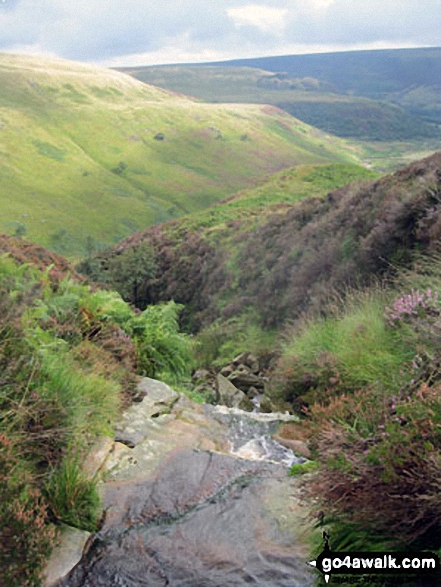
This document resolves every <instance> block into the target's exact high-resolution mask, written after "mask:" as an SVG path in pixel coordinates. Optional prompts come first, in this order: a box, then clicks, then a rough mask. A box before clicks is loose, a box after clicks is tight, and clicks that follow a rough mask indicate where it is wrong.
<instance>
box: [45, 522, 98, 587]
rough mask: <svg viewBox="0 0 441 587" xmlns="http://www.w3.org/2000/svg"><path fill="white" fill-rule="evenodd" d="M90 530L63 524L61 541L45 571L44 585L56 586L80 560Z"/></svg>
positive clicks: (89, 535) (47, 586)
mask: <svg viewBox="0 0 441 587" xmlns="http://www.w3.org/2000/svg"><path fill="white" fill-rule="evenodd" d="M90 537H91V533H90V532H86V531H85V530H78V528H72V527H71V526H66V525H64V524H63V525H62V526H61V530H60V535H59V542H58V544H57V546H55V548H54V549H53V551H52V553H51V556H50V557H49V561H48V563H47V565H46V568H45V571H44V579H43V587H56V585H59V582H60V581H61V580H62V579H63V578H64V577H66V575H67V574H68V573H70V571H71V570H72V569H73V568H74V567H75V566H76V565H77V564H78V563H79V562H80V560H81V557H82V556H83V552H84V550H85V548H86V545H87V543H88V540H89V538H90Z"/></svg>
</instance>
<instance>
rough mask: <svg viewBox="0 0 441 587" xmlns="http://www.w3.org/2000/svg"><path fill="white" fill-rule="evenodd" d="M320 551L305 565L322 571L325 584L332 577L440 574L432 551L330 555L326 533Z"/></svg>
mask: <svg viewBox="0 0 441 587" xmlns="http://www.w3.org/2000/svg"><path fill="white" fill-rule="evenodd" d="M323 539H324V542H325V545H324V549H323V552H322V553H321V554H320V556H318V557H317V559H316V560H315V561H310V562H309V563H308V564H309V565H311V566H313V567H315V568H316V569H317V570H318V571H320V572H322V573H323V575H324V577H325V581H326V583H329V581H330V579H331V577H334V576H339V575H346V576H351V575H352V576H359V577H361V576H366V575H382V576H386V575H389V576H391V575H395V576H398V575H401V577H403V576H406V577H410V576H411V575H414V576H416V575H419V576H421V575H432V576H433V575H436V574H437V573H439V571H440V563H439V558H438V556H437V555H436V554H433V553H432V552H419V553H415V552H412V553H403V552H332V551H331V548H330V546H329V534H328V533H327V532H323Z"/></svg>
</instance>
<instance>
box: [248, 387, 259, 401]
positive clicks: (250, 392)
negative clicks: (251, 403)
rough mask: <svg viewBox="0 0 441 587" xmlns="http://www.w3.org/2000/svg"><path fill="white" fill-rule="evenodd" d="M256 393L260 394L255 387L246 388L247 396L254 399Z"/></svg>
mask: <svg viewBox="0 0 441 587" xmlns="http://www.w3.org/2000/svg"><path fill="white" fill-rule="evenodd" d="M258 395H260V393H259V391H258V389H256V388H255V387H249V388H248V390H247V396H248V397H249V398H250V399H254V398H255V397H257V396H258Z"/></svg>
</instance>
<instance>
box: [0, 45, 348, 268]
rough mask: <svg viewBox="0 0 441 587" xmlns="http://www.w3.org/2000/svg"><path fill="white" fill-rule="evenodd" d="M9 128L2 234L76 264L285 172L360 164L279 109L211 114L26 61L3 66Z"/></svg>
mask: <svg viewBox="0 0 441 587" xmlns="http://www.w3.org/2000/svg"><path fill="white" fill-rule="evenodd" d="M0 128H1V133H2V145H1V147H0V170H1V171H0V180H1V186H2V190H1V203H2V221H1V223H0V230H1V231H3V232H6V233H9V234H11V233H14V232H15V231H17V230H18V231H20V234H26V236H27V238H29V239H30V240H33V241H36V242H39V243H41V244H43V245H45V246H47V247H48V248H50V249H53V250H55V251H57V252H61V253H63V254H67V255H69V256H71V257H77V256H79V255H81V254H83V253H84V252H85V251H86V248H87V243H89V244H90V243H91V242H92V241H93V243H94V246H95V247H102V246H103V245H109V244H112V243H114V242H116V241H118V240H120V239H121V238H123V237H125V236H127V235H128V234H130V233H131V232H133V231H136V230H140V229H142V228H145V227H147V226H151V225H153V224H156V223H159V222H163V221H166V220H168V219H170V218H174V217H177V216H182V215H183V214H185V213H190V212H195V211H198V210H200V209H202V208H206V207H208V206H209V205H211V204H213V203H214V202H217V201H219V200H220V199H222V198H224V197H225V196H228V195H230V194H232V193H234V192H236V191H237V190H238V189H241V188H244V187H246V186H250V185H253V184H255V183H256V182H258V181H259V180H260V179H262V178H263V177H265V176H267V175H268V174H270V173H272V172H275V171H277V170H279V169H282V168H284V167H288V166H292V165H299V164H314V163H337V162H341V163H354V162H355V163H356V162H357V161H358V158H357V154H356V153H355V152H354V151H351V150H350V149H348V148H347V147H346V145H345V144H344V143H343V142H342V141H338V140H336V139H334V138H331V137H328V136H326V135H323V134H321V133H319V132H318V131H317V130H315V129H313V128H311V127H309V126H308V125H306V124H303V123H300V122H298V121H297V120H295V119H294V118H292V117H289V116H286V115H285V114H284V113H282V112H281V111H278V110H276V109H269V108H267V107H265V106H260V105H238V104H227V105H224V104H216V105H214V104H203V103H200V102H196V101H193V100H190V99H188V98H185V97H182V96H176V95H174V94H171V93H168V92H166V91H164V90H161V89H158V88H154V87H149V86H147V85H145V84H142V83H141V82H138V81H136V80H134V79H133V78H131V77H130V76H128V75H124V74H121V73H118V72H115V71H111V70H106V69H101V68H96V67H91V66H85V65H81V64H77V63H72V62H67V61H61V60H52V59H42V58H41V59H39V58H35V57H26V56H12V55H0ZM159 134H162V135H163V137H164V138H163V140H155V137H157V136H158V135H159ZM244 136H246V137H247V140H243V137H244Z"/></svg>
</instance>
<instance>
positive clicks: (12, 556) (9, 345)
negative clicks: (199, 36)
mask: <svg viewBox="0 0 441 587" xmlns="http://www.w3.org/2000/svg"><path fill="white" fill-rule="evenodd" d="M439 51H440V50H438V49H431V50H425V49H421V50H408V51H407V50H406V51H404V52H403V51H397V52H395V51H389V52H388V51H386V52H383V51H374V52H370V51H367V52H358V53H361V54H358V53H356V54H352V53H351V52H348V53H347V54H344V55H339V54H330V55H327V56H322V57H320V56H312V55H311V56H292V57H289V56H288V57H279V58H276V57H274V58H265V59H259V60H257V59H256V60H251V61H240V62H231V63H230V62H226V63H219V64H204V65H198V66H189V65H171V66H166V67H165V66H164V67H152V68H150V67H148V68H147V67H133V68H122V69H121V71H115V70H113V69H106V68H103V67H98V66H92V65H86V64H81V63H76V62H71V61H65V60H61V59H55V58H51V57H33V56H26V55H13V54H1V55H0V137H1V143H0V180H1V186H2V191H1V203H2V218H1V227H0V228H1V232H2V233H4V234H1V235H0V309H1V319H0V372H1V384H0V477H1V480H2V483H1V485H0V522H1V524H0V543H1V544H2V545H5V544H6V545H7V546H8V548H6V549H4V551H5V553H4V554H3V552H2V554H1V556H0V584H1V583H2V579H1V577H3V576H6V577H7V580H8V587H24V586H26V587H41V586H43V587H55V585H66V587H68V586H70V585H78V586H80V585H84V586H85V587H87V586H89V585H90V587H92V586H96V585H103V586H104V585H106V587H109V586H110V587H116V586H117V585H124V586H127V587H128V586H133V587H137V586H138V585H144V584H145V585H146V586H147V585H148V586H151V585H158V587H159V586H161V587H162V586H165V585H172V584H173V585H179V586H181V585H182V586H183V587H184V586H186V587H196V585H199V584H201V585H202V584H205V583H207V584H208V583H210V584H213V585H219V587H221V586H222V587H225V586H226V585H231V586H232V587H233V586H234V587H235V586H237V585H242V584H244V585H245V584H249V583H253V584H256V585H261V586H262V587H268V585H270V584H271V585H280V587H283V586H285V585H299V587H303V586H304V585H311V586H312V585H313V584H316V585H317V586H318V585H322V584H323V579H322V578H321V577H320V576H319V575H317V574H316V571H314V570H312V569H311V568H310V567H308V566H307V565H306V562H307V561H308V560H309V559H311V560H312V558H314V557H317V556H318V555H319V554H320V552H321V551H322V548H323V541H322V539H321V537H322V535H323V531H326V532H328V533H329V534H330V536H331V545H332V550H334V551H341V552H347V551H360V552H367V551H387V552H396V551H397V552H398V551H415V552H417V551H421V550H429V551H433V552H434V553H436V554H437V555H441V541H440V539H439V535H440V529H441V513H440V512H441V508H440V498H439V479H440V476H441V434H440V430H441V357H440V353H439V348H440V336H441V300H440V291H441V270H440V267H441V250H440V238H441V152H440V151H437V149H438V147H439V140H440V138H441V134H440V122H441V119H439V118H438V115H439V113H438V109H439V108H438V106H439V104H438V101H439V96H438V87H439V86H438V84H441V81H440V80H439V79H438V78H439V75H440V72H439V67H438V65H439V64H438V58H439V56H440V55H439ZM430 63H431V64H432V65H431V66H430V67H429V65H430ZM415 64H419V67H416V65H415ZM398 65H400V67H398ZM423 66H424V67H423ZM426 69H429V73H428V74H427V75H429V77H427V75H426V74H425V73H424V71H426ZM423 70H424V71H423ZM412 71H416V72H417V73H415V77H414V78H412V77H411V72H412ZM426 73H427V72H426ZM129 74H130V75H129ZM134 78H137V79H134ZM348 80H351V83H349V81H348ZM379 495H381V496H382V499H381V500H379V499H378V496H379ZM66 536H67V537H68V538H67V539H65V537H66ZM66 540H67V546H66ZM70 540H71V541H72V542H71V543H70V542H69V541H70ZM60 541H61V542H60ZM63 541H64V542H63ZM72 544H73V545H74V549H73V550H75V552H76V554H75V556H74V557H73V558H74V559H75V561H74V562H73V564H72V560H71V558H72V557H71V556H70V555H69V556H68V557H67V558H68V559H69V560H70V563H69V564H68V566H67V567H66V568H64V567H63V568H62V572H60V571H59V569H60V565H59V564H58V563H60V561H61V559H62V556H61V553H63V548H64V547H66V548H67V550H68V551H69V552H70V546H72ZM75 545H76V546H75ZM60 549H61V550H60ZM51 553H52V555H51ZM63 556H64V555H63ZM48 560H50V561H51V562H50V564H49V567H48V566H47V565H48ZM51 565H52V566H51ZM69 565H70V566H69ZM61 566H62V565H61ZM54 567H55V571H56V572H55V574H56V578H55V579H53V578H52V579H50V580H49V579H48V576H49V575H48V573H49V574H50V572H52V570H53V568H54ZM51 569H52V570H51ZM57 569H58V570H57ZM57 573H58V574H57ZM415 580H416V579H415V575H412V574H409V576H407V575H406V576H403V577H401V579H400V581H401V583H400V584H401V585H402V586H403V587H413V586H414V585H415ZM432 580H434V581H435V583H436V582H439V581H438V580H439V577H438V576H435V575H434V576H432V577H429V579H428V581H429V582H428V583H427V587H429V585H432V584H435V583H430V581H432ZM60 581H61V582H60ZM378 584H379V585H381V587H389V582H388V578H384V579H383V578H381V579H380V582H379V583H378ZM421 585H424V586H425V585H426V583H425V582H424V581H423V580H422V582H421Z"/></svg>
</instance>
